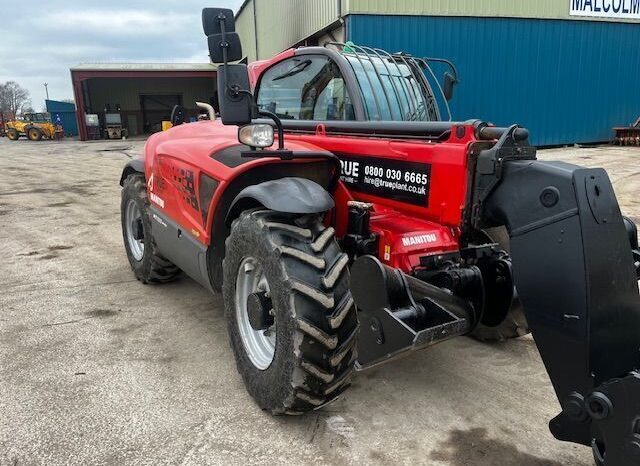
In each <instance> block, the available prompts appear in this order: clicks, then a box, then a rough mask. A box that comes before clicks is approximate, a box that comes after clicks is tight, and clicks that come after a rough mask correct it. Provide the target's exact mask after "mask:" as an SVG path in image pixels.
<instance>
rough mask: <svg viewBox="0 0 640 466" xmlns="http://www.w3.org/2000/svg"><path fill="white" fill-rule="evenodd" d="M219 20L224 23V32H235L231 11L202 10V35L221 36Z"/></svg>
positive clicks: (222, 9) (224, 9) (220, 9)
mask: <svg viewBox="0 0 640 466" xmlns="http://www.w3.org/2000/svg"><path fill="white" fill-rule="evenodd" d="M221 20H222V21H224V30H225V32H234V31H235V30H236V25H235V19H234V17H233V10H229V9H228V8H203V9H202V28H203V29H204V35H205V36H210V35H213V34H222V26H221V24H220V21H221Z"/></svg>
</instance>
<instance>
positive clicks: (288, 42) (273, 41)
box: [237, 0, 339, 61]
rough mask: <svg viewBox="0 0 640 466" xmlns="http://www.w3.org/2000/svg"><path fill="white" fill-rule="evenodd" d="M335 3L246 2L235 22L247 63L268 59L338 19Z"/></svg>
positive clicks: (302, 0) (301, 0)
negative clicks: (247, 59) (256, 37)
mask: <svg viewBox="0 0 640 466" xmlns="http://www.w3.org/2000/svg"><path fill="white" fill-rule="evenodd" d="M338 3H339V2H338V1H337V0H293V1H292V0H251V1H249V2H247V4H246V5H245V6H244V8H243V9H242V10H241V12H240V14H239V15H238V20H237V31H238V33H239V34H240V38H241V39H242V46H243V50H244V54H245V55H246V56H247V57H248V58H249V61H254V60H256V59H265V58H270V57H272V56H273V55H275V54H277V53H279V52H282V51H283V50H285V49H287V48H288V47H291V46H292V45H293V44H297V43H298V42H301V41H303V40H305V39H306V38H308V37H309V36H311V35H313V34H315V33H316V32H318V31H321V30H322V29H324V28H326V27H327V26H329V25H331V24H333V23H335V22H336V21H337V20H338V17H339V15H338ZM254 8H255V15H256V24H255V28H254V18H253V15H254V10H253V9H254ZM254 31H257V36H258V51H257V53H256V50H255V49H256V46H255V35H254ZM252 39H253V45H252V44H251V42H252Z"/></svg>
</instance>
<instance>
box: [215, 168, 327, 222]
mask: <svg viewBox="0 0 640 466" xmlns="http://www.w3.org/2000/svg"><path fill="white" fill-rule="evenodd" d="M334 205H335V202H334V200H333V197H331V194H329V193H328V192H327V191H326V190H325V189H324V188H323V187H322V186H320V185H319V184H318V183H316V182H315V181H311V180H309V179H306V178H294V177H290V178H280V179H279V180H272V181H265V182H264V183H260V184H256V185H253V186H248V187H246V188H244V189H243V190H242V191H240V193H239V194H238V195H237V196H236V198H235V199H234V200H233V203H232V204H231V208H230V209H229V213H228V214H227V220H226V223H227V225H229V224H230V223H231V221H232V220H233V219H234V218H236V217H237V216H238V215H240V212H242V211H244V210H247V209H251V208H253V207H258V206H263V207H266V208H267V209H270V210H273V211H275V212H283V213H288V214H320V213H322V212H326V211H328V210H330V209H332V208H333V207H334Z"/></svg>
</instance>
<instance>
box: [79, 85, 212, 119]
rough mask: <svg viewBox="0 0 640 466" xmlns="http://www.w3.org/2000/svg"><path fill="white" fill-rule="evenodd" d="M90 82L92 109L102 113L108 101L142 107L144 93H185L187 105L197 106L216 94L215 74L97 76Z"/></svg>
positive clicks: (130, 108)
mask: <svg viewBox="0 0 640 466" xmlns="http://www.w3.org/2000/svg"><path fill="white" fill-rule="evenodd" d="M87 86H88V88H89V94H90V96H91V102H90V103H91V110H92V111H93V112H98V113H99V112H102V110H103V109H104V108H105V106H106V105H110V106H111V107H112V108H115V106H116V105H120V108H121V109H122V111H137V110H140V95H141V94H175V95H181V96H182V104H183V105H184V106H185V107H186V108H196V105H195V103H196V101H202V102H208V101H209V99H210V98H211V97H212V96H213V95H214V94H215V81H214V80H213V79H211V78H93V79H90V80H89V81H88V84H87Z"/></svg>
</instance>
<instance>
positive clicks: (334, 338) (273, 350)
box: [223, 210, 358, 414]
mask: <svg viewBox="0 0 640 466" xmlns="http://www.w3.org/2000/svg"><path fill="white" fill-rule="evenodd" d="M223 274H224V280H223V296H224V303H225V314H226V317H227V323H228V331H229V337H230V342H231V347H232V349H233V352H234V355H235V359H236V365H237V368H238V371H239V372H240V374H241V376H242V378H243V380H244V383H245V385H246V387H247V390H248V392H249V393H250V394H251V396H252V397H253V398H254V400H255V401H256V403H257V404H258V405H259V406H260V407H261V408H262V409H264V410H266V411H269V412H271V413H272V414H300V413H303V412H306V411H309V410H312V409H316V408H318V407H320V406H322V405H324V404H326V403H328V402H330V401H332V400H334V399H335V398H337V397H338V395H340V394H341V393H342V392H343V391H344V390H345V389H346V388H347V387H348V385H349V383H350V380H351V376H352V374H353V371H354V363H355V359H356V346H357V341H356V339H357V334H358V321H357V316H356V312H355V307H354V303H353V298H352V297H351V293H350V291H349V270H348V256H347V255H346V254H344V253H343V252H342V251H341V250H340V248H339V246H338V244H337V243H336V241H335V238H334V230H333V228H326V227H324V225H322V223H321V222H320V219H319V218H318V216H314V217H313V218H311V217H308V216H290V215H284V214H277V213H274V212H272V211H265V210H262V211H246V212H243V213H242V214H241V215H240V218H239V219H237V220H236V221H235V222H234V224H233V226H232V228H231V234H230V235H229V237H228V238H227V242H226V257H225V259H224V262H223ZM247 276H248V277H247ZM257 298H259V299H257ZM256 302H262V303H264V304H263V305H260V306H262V307H260V311H259V312H258V314H260V315H259V316H257V317H256V306H257V305H256V304H255V303H256ZM247 313H251V315H250V316H248V315H246V314H247ZM256 321H259V322H262V323H263V324H262V326H257V325H255V324H254V323H255V322H256ZM267 321H268V322H267ZM252 322H254V323H252ZM265 322H266V323H265ZM248 324H251V327H248ZM256 327H257V329H256ZM269 340H270V341H269ZM256 342H257V343H256ZM262 350H264V351H262Z"/></svg>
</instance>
